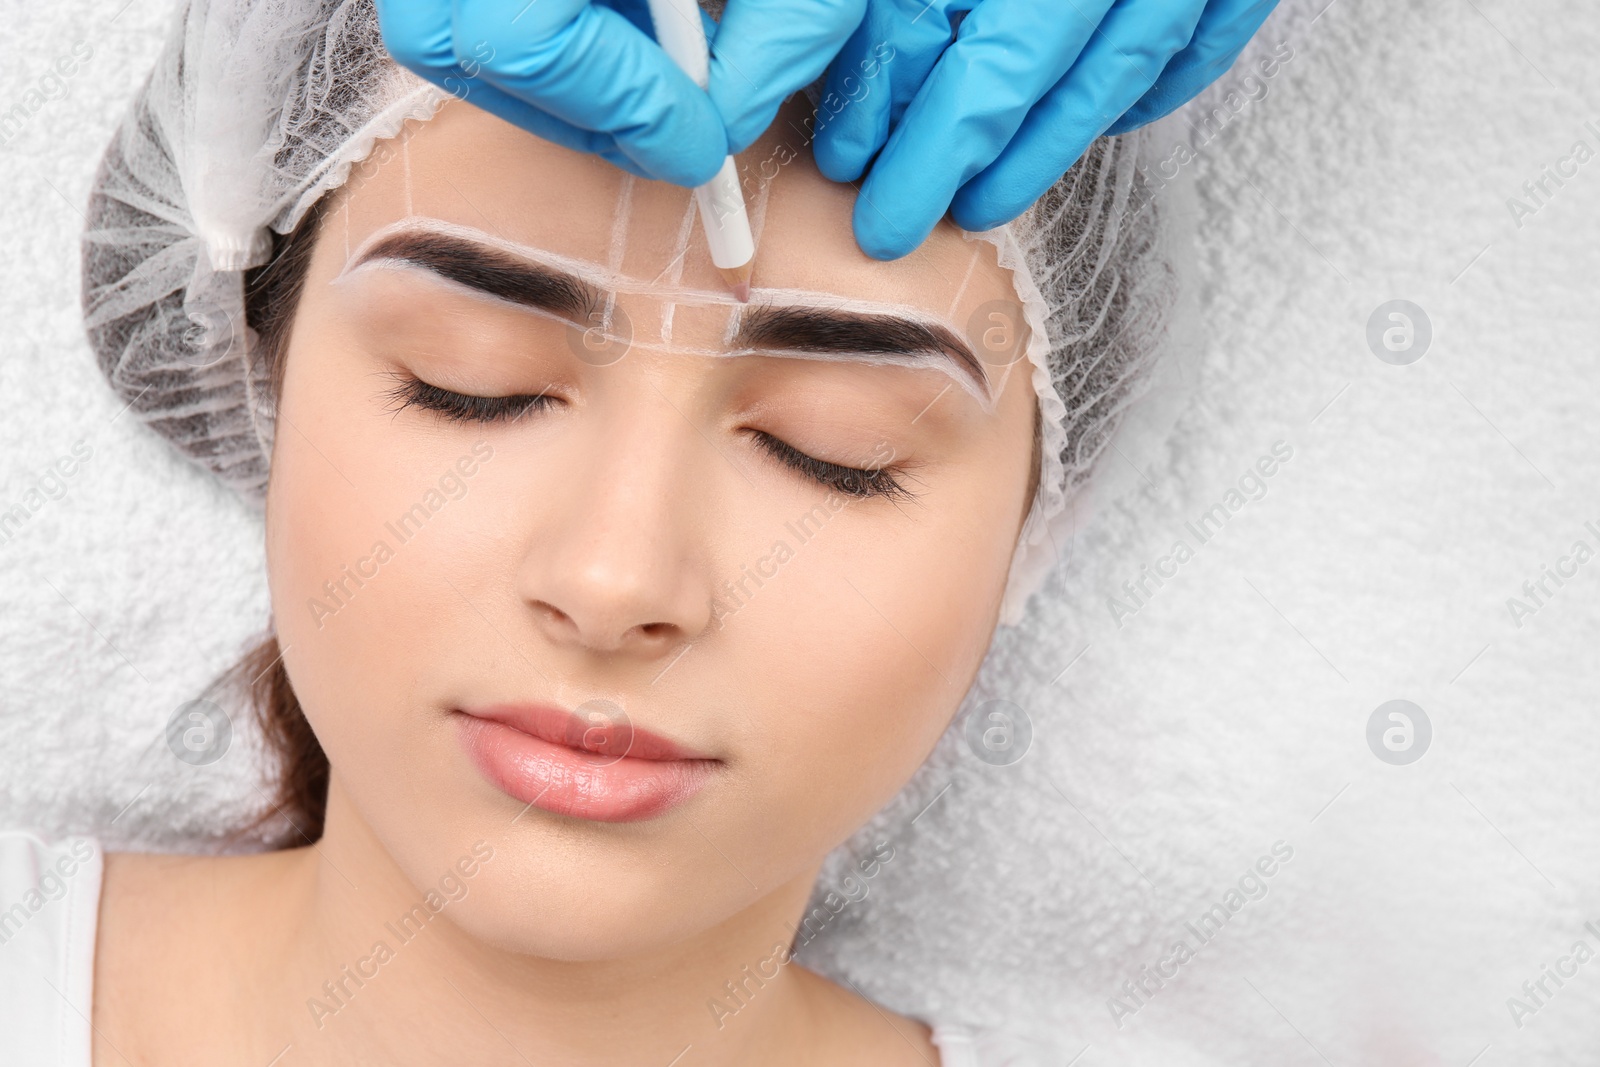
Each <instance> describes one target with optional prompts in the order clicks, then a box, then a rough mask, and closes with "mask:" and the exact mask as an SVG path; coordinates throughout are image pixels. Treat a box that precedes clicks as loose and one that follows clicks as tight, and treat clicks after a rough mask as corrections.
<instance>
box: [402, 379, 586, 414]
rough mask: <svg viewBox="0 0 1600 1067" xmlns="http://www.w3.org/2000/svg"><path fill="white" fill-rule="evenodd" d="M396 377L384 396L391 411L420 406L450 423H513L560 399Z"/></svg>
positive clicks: (546, 395)
mask: <svg viewBox="0 0 1600 1067" xmlns="http://www.w3.org/2000/svg"><path fill="white" fill-rule="evenodd" d="M393 377H394V378H395V379H396V380H397V381H398V383H399V384H398V385H396V386H395V387H394V388H393V389H390V390H388V391H387V392H385V393H384V394H383V395H384V396H385V397H386V398H387V399H388V400H389V402H390V404H389V410H390V411H392V412H394V413H395V414H399V413H400V412H402V411H404V410H405V409H406V408H409V407H417V408H422V409H423V410H425V411H431V412H433V413H435V414H437V415H439V416H441V417H443V418H445V419H447V420H448V421H450V422H510V421H514V420H516V419H519V418H521V417H522V416H524V415H526V414H528V413H529V412H531V411H538V410H542V409H544V408H547V407H550V406H551V405H552V404H556V403H559V402H560V401H559V398H557V397H553V396H550V395H549V394H548V393H539V394H536V395H534V394H528V393H515V394H513V395H511V396H477V395H476V394H472V393H457V392H453V391H451V390H449V389H441V388H440V387H439V386H437V385H430V384H429V383H427V382H425V381H423V380H422V379H420V378H416V377H412V376H411V375H405V374H395V375H393Z"/></svg>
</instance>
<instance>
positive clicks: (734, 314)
mask: <svg viewBox="0 0 1600 1067" xmlns="http://www.w3.org/2000/svg"><path fill="white" fill-rule="evenodd" d="M397 233H437V234H440V235H442V236H448V237H455V238H458V239H460V240H464V241H470V242H472V243H474V244H479V245H483V246H485V247H487V248H493V249H495V250H497V251H501V252H504V253H506V254H508V255H511V256H514V257H516V258H518V259H522V260H526V261H528V262H530V263H537V264H541V265H543V266H546V267H550V268H552V269H554V270H559V271H562V272H564V273H567V274H570V275H572V276H573V277H575V278H577V279H578V280H579V281H581V282H584V283H585V284H587V285H590V286H592V287H593V288H595V289H598V290H600V291H602V292H605V293H606V294H607V296H608V298H609V299H613V300H614V299H615V296H616V295H618V294H623V293H626V294H635V295H641V296H646V297H654V298H656V299H658V300H663V301H672V302H674V303H684V304H688V305H690V306H698V307H716V306H721V307H723V308H725V309H727V310H728V311H729V313H730V314H729V324H730V328H729V329H728V330H727V331H725V333H724V338H723V347H722V348H720V349H709V348H690V347H686V346H683V345H676V344H649V343H646V342H642V341H639V340H638V339H637V338H631V339H630V338H625V337H620V336H617V335H613V334H611V333H610V332H609V327H610V321H611V320H610V318H609V317H608V318H607V319H606V320H605V322H604V323H602V324H600V326H598V327H595V326H594V325H593V324H591V323H576V322H573V321H572V320H571V319H568V318H566V317H564V316H561V315H556V314H552V313H550V312H548V311H545V310H543V309H540V308H533V307H529V306H527V305H525V304H518V303H516V302H514V301H509V300H504V299H502V298H499V297H495V296H491V295H489V294H487V293H483V292H480V291H477V290H474V289H472V288H470V287H468V286H465V285H462V284H460V283H457V282H453V281H450V280H449V279H446V278H443V277H440V276H439V275H437V274H435V273H433V272H432V271H428V270H426V268H423V267H420V266H418V265H417V264H414V263H411V262H408V261H405V260H398V259H369V260H367V261H366V262H364V263H359V264H358V265H356V266H352V264H357V263H358V261H359V260H361V258H362V257H363V256H364V255H366V253H367V251H368V250H369V249H371V248H372V247H373V246H375V245H377V244H378V243H379V242H380V241H383V240H385V239H387V238H389V237H391V236H394V235H395V234H397ZM368 268H372V269H391V270H394V269H407V270H414V271H417V272H418V273H419V274H422V275H424V276H426V277H429V278H431V279H434V280H436V281H438V282H439V283H440V284H443V285H447V286H449V287H451V288H452V289H454V290H456V291H459V292H465V293H470V294H471V295H473V296H475V297H478V298H480V299H483V300H486V301H489V302H491V303H494V304H496V305H499V306H505V307H512V308H516V309H518V310H521V311H524V312H530V313H532V314H535V315H539V316H541V317H543V318H546V319H550V320H553V321H556V322H560V323H563V324H565V325H568V326H571V327H573V328H575V329H579V330H584V329H593V328H599V329H601V330H602V333H603V336H604V337H605V338H606V339H608V340H620V341H624V342H626V343H628V344H630V345H631V346H632V347H634V348H639V349H642V350H646V351H665V350H669V349H670V350H672V351H676V352H682V353H684V354H687V355H706V356H727V355H765V354H773V355H796V356H801V357H806V358H816V359H828V358H831V357H832V356H834V355H835V354H833V353H815V352H793V353H784V352H778V351H775V350H768V349H760V350H753V349H732V348H731V345H732V343H733V339H734V337H735V335H736V334H737V332H738V325H739V324H740V322H742V319H743V314H744V312H745V311H746V310H754V309H756V308H761V307H810V308H825V309H828V310H834V311H842V312H847V313H854V314H860V315H882V316H890V317H895V318H901V319H906V320H909V321H911V322H915V323H918V324H920V325H924V326H939V327H942V328H943V329H945V330H948V331H949V332H950V333H952V334H953V335H954V336H956V337H958V338H959V337H962V336H963V334H962V331H961V329H960V328H959V327H958V326H957V325H956V324H955V323H954V322H952V321H950V319H949V318H948V317H947V316H941V315H936V314H933V313H931V312H929V311H927V310H926V309H924V308H920V307H917V306H915V305H911V304H900V303H893V302H889V301H881V300H861V299H856V298H853V297H847V296H842V295H840V294H839V293H830V292H824V291H819V290H813V289H780V288H775V287H774V288H768V287H756V288H753V289H752V290H751V302H750V303H749V304H748V305H747V304H743V303H741V302H739V301H738V300H737V299H736V298H735V297H734V296H733V295H732V294H731V293H729V292H727V291H726V290H720V289H696V288H690V287H686V286H681V285H671V286H668V285H661V284H659V283H656V282H649V281H644V280H642V279H638V278H634V277H631V276H629V275H625V274H622V273H620V272H619V271H617V270H615V269H611V268H606V267H602V266H600V265H599V264H597V263H593V262H590V261H588V260H581V259H574V258H572V257H570V256H564V255H562V254H560V253H558V252H551V251H549V250H547V249H542V248H538V247H535V246H532V245H524V244H520V243H518V242H514V241H508V240H506V239H505V238H503V237H498V236H496V235H494V234H490V233H486V232H484V231H483V230H480V229H477V228H476V227H473V226H464V225H461V224H459V223H454V222H446V221H444V220H442V219H436V218H431V217H428V216H410V217H407V218H403V219H398V220H396V221H395V222H392V223H390V224H389V225H387V226H384V227H381V228H379V229H378V230H375V231H373V232H372V233H371V234H369V235H368V236H367V238H366V239H365V240H363V241H362V242H361V244H360V245H359V246H358V247H357V248H356V250H355V252H354V254H353V255H351V256H350V257H349V258H347V259H346V261H345V264H344V266H343V267H342V268H340V271H339V274H338V275H337V276H336V277H334V278H333V283H338V282H340V281H342V280H343V279H345V278H346V277H348V276H350V275H352V274H355V273H358V272H361V271H365V270H367V269H368ZM843 355H844V358H848V359H852V360H854V361H856V362H885V363H888V362H892V363H895V364H897V365H912V364H913V363H914V362H915V361H914V360H912V359H907V358H906V357H899V358H896V357H892V356H877V357H875V358H871V357H874V354H873V353H859V354H856V353H846V354H843ZM929 358H930V359H932V360H933V361H934V363H930V366H931V365H938V366H939V367H941V368H942V369H943V370H945V371H946V373H948V374H949V375H950V376H951V377H952V378H954V379H955V380H956V381H957V382H958V383H960V384H961V385H962V387H963V389H965V390H966V391H967V392H969V393H970V394H971V395H973V396H974V397H976V398H978V399H979V401H980V402H981V403H982V404H983V405H984V406H985V407H986V408H989V407H991V406H992V404H993V402H994V400H996V399H997V398H998V397H999V396H1000V389H999V388H998V387H997V385H996V383H994V382H991V383H990V387H989V390H988V395H987V396H985V395H984V394H983V391H982V389H981V388H980V387H979V385H978V384H977V383H976V382H974V381H972V379H971V378H970V377H968V376H967V375H966V374H965V373H962V372H961V371H960V370H959V369H958V368H957V367H955V366H953V365H952V364H953V361H952V360H951V359H946V358H941V357H929ZM984 366H985V367H986V370H985V374H986V375H987V374H988V373H990V372H991V370H992V368H987V365H984ZM1005 369H1006V370H1007V371H1009V369H1010V368H1009V367H1007V368H1005ZM1008 376H1009V375H1008V374H1007V375H1002V376H1001V379H1000V381H1001V382H1002V383H1003V382H1004V380H1005V378H1006V377H1008Z"/></svg>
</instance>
